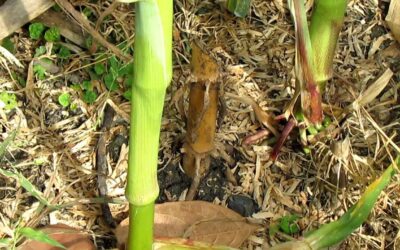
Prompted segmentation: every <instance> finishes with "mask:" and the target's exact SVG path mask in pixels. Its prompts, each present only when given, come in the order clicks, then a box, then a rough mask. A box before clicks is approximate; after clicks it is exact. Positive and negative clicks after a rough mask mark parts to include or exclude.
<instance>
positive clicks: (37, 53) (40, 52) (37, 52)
mask: <svg viewBox="0 0 400 250" xmlns="http://www.w3.org/2000/svg"><path fill="white" fill-rule="evenodd" d="M44 54H46V47H45V46H39V47H37V48H36V49H35V57H39V56H41V55H44Z"/></svg>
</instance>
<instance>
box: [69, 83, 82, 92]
mask: <svg viewBox="0 0 400 250" xmlns="http://www.w3.org/2000/svg"><path fill="white" fill-rule="evenodd" d="M71 89H73V90H75V91H79V90H81V85H79V84H77V83H73V84H72V85H71Z"/></svg>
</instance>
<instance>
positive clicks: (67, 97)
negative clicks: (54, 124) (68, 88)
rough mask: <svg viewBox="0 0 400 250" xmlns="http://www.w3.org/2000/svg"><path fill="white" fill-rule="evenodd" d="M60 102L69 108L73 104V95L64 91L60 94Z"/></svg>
mask: <svg viewBox="0 0 400 250" xmlns="http://www.w3.org/2000/svg"><path fill="white" fill-rule="evenodd" d="M58 103H59V104H60V105H61V106H63V107H64V108H67V107H68V106H69V105H70V104H71V96H70V94H68V93H62V94H61V95H59V96H58Z"/></svg>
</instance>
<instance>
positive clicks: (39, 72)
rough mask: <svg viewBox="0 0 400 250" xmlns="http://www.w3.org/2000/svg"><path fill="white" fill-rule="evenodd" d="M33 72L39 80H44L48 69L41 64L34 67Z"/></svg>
mask: <svg viewBox="0 0 400 250" xmlns="http://www.w3.org/2000/svg"><path fill="white" fill-rule="evenodd" d="M33 72H34V73H35V75H36V77H37V78H38V79H39V80H44V79H45V78H46V69H45V68H44V67H43V66H42V65H40V64H36V65H34V66H33Z"/></svg>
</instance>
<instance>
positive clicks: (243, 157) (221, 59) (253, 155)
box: [0, 0, 400, 249]
mask: <svg viewBox="0 0 400 250" xmlns="http://www.w3.org/2000/svg"><path fill="white" fill-rule="evenodd" d="M75 4H76V5H77V6H80V8H84V7H88V8H90V9H91V10H92V11H93V12H94V13H96V15H98V16H100V15H101V13H103V12H104V11H105V10H106V9H107V7H108V6H109V5H110V2H107V1H104V2H101V3H99V4H93V3H89V2H86V1H80V2H76V3H75ZM382 4H384V5H385V2H383V3H382ZM252 5H253V6H252V13H251V15H250V16H249V17H248V18H246V19H242V20H241V19H237V18H235V17H233V16H232V15H231V14H229V13H228V12H225V11H224V10H222V9H221V8H220V7H219V5H218V4H216V3H214V2H209V1H201V2H195V3H194V4H193V3H191V1H175V13H176V14H175V29H174V39H175V41H174V55H175V61H174V64H175V67H174V81H173V83H172V86H171V87H170V89H169V93H168V95H167V100H166V104H165V112H164V113H165V115H164V117H163V127H162V133H161V149H160V170H159V171H160V174H161V172H162V171H164V170H166V169H167V166H174V167H175V168H174V170H175V171H178V170H179V169H180V163H181V160H182V153H181V151H180V150H181V147H182V144H183V141H184V135H185V133H186V131H185V128H186V126H185V123H184V117H183V116H182V113H181V112H179V109H178V108H176V107H178V106H179V105H183V106H184V107H186V106H187V98H185V99H184V100H185V101H184V102H183V104H179V103H178V102H179V100H180V98H178V97H176V95H179V93H182V94H181V95H183V96H184V97H187V95H188V93H187V91H186V92H184V91H182V90H181V89H182V88H184V86H187V84H188V82H189V79H190V77H191V71H190V65H189V62H190V58H191V56H190V55H191V51H190V44H191V42H192V41H196V42H198V43H200V44H201V46H202V47H204V48H206V49H207V51H209V52H210V54H212V55H213V57H214V58H216V59H217V60H218V63H219V65H222V69H221V71H222V83H221V85H222V86H221V96H222V99H223V101H224V103H223V104H222V105H221V106H225V108H224V109H223V110H224V112H220V114H219V115H220V116H221V115H223V117H222V118H220V119H221V122H220V123H218V127H217V133H216V138H215V141H216V142H215V147H216V151H217V152H218V153H217V154H215V155H214V157H220V158H222V159H219V160H218V161H216V162H217V163H218V166H217V167H221V168H222V167H228V168H230V169H231V172H233V176H234V178H236V180H237V182H238V185H233V184H227V185H226V186H225V194H223V193H222V195H221V197H217V198H215V199H214V202H215V203H218V204H226V202H227V198H228V197H229V196H230V195H231V194H243V195H247V196H249V197H252V198H253V199H254V200H255V202H256V203H257V204H258V206H259V207H260V211H259V212H257V213H256V214H254V215H253V218H252V220H253V221H255V222H258V223H261V224H262V225H264V228H268V227H269V225H270V224H271V223H273V222H276V221H277V220H278V219H279V218H281V217H282V216H284V215H289V214H297V215H299V216H300V218H301V219H300V220H299V221H298V225H299V227H300V229H301V231H309V230H310V229H312V228H313V227H317V226H318V225H319V223H324V222H327V221H330V220H332V219H336V218H337V217H338V216H339V215H341V214H342V213H343V212H344V211H347V209H348V207H350V206H351V204H353V203H354V202H355V201H356V200H357V199H358V198H359V196H360V193H362V191H363V190H364V188H365V186H366V185H367V184H368V183H370V182H371V180H373V179H375V178H376V177H377V176H379V174H380V173H381V171H382V170H383V168H384V167H385V166H386V165H387V163H388V162H389V161H390V156H391V155H392V156H393V155H394V154H395V151H394V150H393V144H394V145H398V141H399V140H398V135H397V133H396V130H398V114H399V113H398V96H397V95H398V89H397V87H398V81H399V73H398V72H399V45H398V44H397V43H396V42H395V41H394V39H393V37H392V35H391V34H390V32H389V31H388V29H387V28H386V26H385V24H384V22H383V20H384V14H383V13H384V12H382V10H381V9H380V8H379V7H378V6H376V5H375V3H371V2H360V1H350V2H349V7H348V10H347V15H346V19H345V25H344V28H343V30H342V32H341V35H340V40H339V49H338V50H337V51H338V52H337V55H336V57H335V63H334V79H333V80H332V82H334V83H335V84H334V85H333V84H328V89H327V91H326V94H325V96H324V98H325V103H326V110H329V111H330V112H331V113H332V114H338V113H340V112H341V111H342V110H343V108H345V107H348V105H350V104H352V103H353V102H354V100H358V101H359V102H358V103H362V100H368V97H366V95H365V93H366V92H367V93H368V91H367V89H368V86H371V85H372V84H373V83H374V82H375V81H376V80H377V79H378V78H379V77H380V76H381V75H382V74H384V72H386V71H387V69H388V68H390V69H391V70H392V71H393V72H394V75H393V77H392V78H390V80H389V81H388V82H386V83H384V82H383V83H381V84H379V83H378V84H377V85H384V84H387V85H386V87H385V88H384V89H383V91H382V92H381V93H380V94H379V95H378V96H376V97H375V98H374V99H373V100H368V103H367V105H366V106H364V107H363V108H359V109H354V110H352V111H351V112H349V113H348V114H347V115H346V116H345V118H344V119H342V120H341V121H340V123H339V124H340V127H339V128H335V129H334V133H333V134H334V135H335V137H334V140H333V139H327V140H322V141H319V142H317V144H316V145H315V146H314V148H313V149H312V152H313V153H312V154H311V155H306V154H304V153H303V152H302V148H301V147H300V144H299V143H298V142H297V141H296V140H297V137H296V135H293V136H292V137H290V139H289V141H288V142H287V143H286V145H285V147H284V148H283V152H282V153H281V155H280V157H279V158H278V160H277V161H276V162H275V163H272V162H270V161H268V155H269V153H270V151H271V149H272V146H273V143H272V142H271V141H269V139H270V138H268V137H267V139H266V140H265V141H261V142H259V143H253V144H252V145H249V146H241V141H242V140H244V139H245V138H247V136H248V135H251V134H253V133H256V131H259V130H262V129H264V128H265V127H262V125H261V124H260V123H259V121H258V120H257V119H256V115H255V113H254V111H253V109H252V108H251V105H249V104H247V103H245V102H241V101H238V100H237V99H236V100H235V99H234V98H231V97H232V95H236V96H242V97H243V96H247V97H251V98H252V99H254V100H255V101H256V102H257V103H258V104H259V106H260V107H261V108H262V109H263V110H264V111H267V112H269V113H274V114H276V115H279V114H280V113H282V112H283V111H284V106H285V105H286V104H287V103H288V102H289V100H290V98H291V97H292V95H293V93H294V90H293V88H292V86H293V83H294V82H293V81H294V75H293V72H294V70H293V65H294V32H293V26H292V21H291V19H290V16H289V13H288V10H287V9H286V3H285V2H282V1H278V0H277V1H271V2H264V1H253V3H252ZM308 6H311V4H309V5H308ZM132 17H133V12H132V10H131V8H130V7H127V5H121V6H119V7H118V8H117V9H115V12H113V14H112V15H111V17H110V18H109V19H106V20H105V21H103V22H102V23H101V24H100V25H99V31H100V32H101V34H102V35H103V36H104V37H107V36H112V35H114V36H115V37H116V40H117V42H122V41H123V40H128V41H132V39H133V37H134V31H133V30H132V27H133V24H132V23H131V22H132V20H133V18H132ZM13 39H14V40H15V41H16V44H18V46H17V53H16V57H17V58H18V59H19V60H20V61H21V62H22V63H23V64H24V65H25V69H20V70H19V73H21V74H22V75H23V76H24V77H25V79H27V84H26V86H27V87H26V88H19V87H18V86H17V85H16V84H15V83H13V82H11V81H10V79H9V77H7V72H6V71H4V74H2V78H3V80H2V81H3V82H2V83H1V87H2V89H5V90H8V91H15V92H16V94H17V97H18V100H19V102H20V103H19V108H18V109H15V111H13V112H11V113H6V112H4V111H0V112H1V114H0V115H1V126H2V130H3V131H2V133H3V134H2V136H3V137H5V136H7V135H8V134H10V133H11V131H13V129H15V128H17V127H18V126H19V133H18V135H17V140H16V141H15V142H16V143H15V145H13V147H12V149H11V150H10V152H9V153H8V155H7V156H6V158H7V160H8V161H9V162H8V165H11V164H13V165H14V166H15V168H16V169H18V170H19V171H20V172H21V173H23V174H24V176H26V177H27V178H28V179H29V180H30V181H31V182H32V183H33V184H35V186H36V187H37V188H38V189H39V190H41V191H42V192H43V195H44V197H46V199H47V200H48V201H49V202H50V203H52V204H54V205H58V204H65V203H69V204H71V203H72V204H75V205H73V206H68V207H65V208H64V209H61V210H55V211H51V212H50V211H42V213H40V212H38V210H37V209H38V207H40V206H39V204H38V203H37V202H36V200H34V199H32V198H30V196H31V195H29V194H28V193H26V192H25V191H24V190H23V189H22V188H21V187H20V186H19V185H18V182H16V181H14V180H12V179H8V178H2V179H1V181H2V182H3V183H4V184H2V185H1V186H2V187H5V188H3V189H2V190H1V193H0V194H1V196H2V202H1V206H2V209H1V211H2V212H1V215H2V221H4V223H3V224H2V227H4V228H2V229H4V230H1V231H2V232H5V233H7V232H10V230H11V229H12V227H13V226H15V223H16V221H17V219H18V218H20V217H21V216H22V218H24V220H25V221H26V222H27V223H28V224H27V225H28V226H32V227H33V226H36V225H44V224H48V223H52V224H53V223H57V222H61V223H65V224H69V225H71V226H75V227H77V228H82V229H85V230H88V231H89V232H92V234H93V236H95V239H96V242H97V243H98V244H99V246H102V247H104V246H107V245H106V244H105V243H104V242H106V243H107V244H112V243H110V239H112V236H111V234H110V230H109V228H108V227H107V226H106V225H105V223H104V222H103V221H102V218H101V211H100V206H98V205H95V204H93V203H92V202H94V200H90V198H93V197H96V196H97V187H96V185H97V184H96V180H97V175H96V172H95V170H94V164H95V162H94V159H95V157H94V152H95V148H96V146H97V140H98V138H99V134H100V133H99V131H98V130H97V129H96V125H98V124H99V120H100V117H101V116H102V114H103V113H104V104H105V103H108V104H109V105H110V106H112V107H114V108H115V111H116V113H117V114H116V116H118V118H117V119H118V121H117V122H116V123H115V124H114V127H113V128H112V129H111V134H112V135H113V136H114V137H115V136H116V135H117V134H119V135H122V136H125V135H126V128H127V121H126V119H125V118H126V117H127V113H128V112H129V103H127V102H126V101H125V100H124V99H123V98H122V97H121V95H122V91H116V92H107V91H106V88H105V86H104V85H103V84H102V83H100V82H95V83H94V87H95V88H96V89H97V90H98V92H99V97H98V99H97V101H96V102H95V103H94V104H92V105H87V104H85V103H83V102H82V101H79V94H78V93H76V92H74V91H73V90H71V89H70V88H69V87H68V83H69V82H72V81H76V79H78V80H83V79H85V78H86V77H87V74H88V73H87V69H88V67H87V66H86V65H88V63H95V61H93V57H92V56H89V55H87V54H80V55H75V56H74V60H72V62H70V64H69V65H62V66H61V71H62V73H61V74H60V75H56V76H58V77H55V76H51V75H49V76H48V78H49V79H50V80H48V81H37V80H36V79H35V77H34V76H33V72H32V67H33V65H32V66H28V64H30V62H31V61H32V54H33V51H34V49H35V44H34V43H32V41H31V40H30V39H29V37H28V36H27V34H26V32H23V31H22V32H19V33H17V34H15V35H14V36H13ZM108 56H111V54H110V55H108ZM85 60H92V61H89V62H85ZM11 69H12V70H14V68H11ZM15 70H17V69H15ZM2 71H3V69H2ZM71 78H72V80H71ZM39 90H40V91H39ZM64 91H68V92H69V93H71V95H73V96H76V99H77V100H78V102H79V107H80V109H79V111H78V112H76V113H74V112H69V111H65V110H64V109H62V107H61V106H60V105H59V104H58V103H57V101H56V100H57V97H58V96H59V94H60V93H62V92H64ZM224 93H226V95H225V94H224ZM369 93H370V92H369ZM360 95H361V96H363V97H364V99H363V98H362V97H360ZM277 128H278V130H281V128H282V127H280V126H279V125H278V126H277ZM110 140H111V141H113V139H112V138H111V139H110ZM120 144H123V143H120ZM117 148H118V147H117ZM118 151H120V152H118ZM126 152H127V150H126V146H122V148H121V150H117V153H120V155H117V156H116V157H115V159H116V160H115V161H113V160H109V162H110V166H109V169H110V173H111V174H110V175H109V178H108V179H107V186H108V189H109V190H108V195H109V196H111V197H113V198H122V197H123V192H124V191H123V190H124V186H125V183H124V178H125V176H124V173H125V172H124V170H125V168H126V159H125V158H126ZM110 155H111V154H110ZM39 160H40V161H39ZM213 161H214V160H213ZM38 162H39V163H40V164H36V165H35V163H38ZM228 163H229V164H228ZM331 169H333V170H335V169H336V172H335V171H333V170H332V171H331ZM331 172H333V173H336V174H337V173H340V175H344V177H343V178H340V180H341V181H343V180H342V179H344V181H345V184H344V186H345V187H346V188H345V189H343V188H342V189H336V184H337V183H336V182H337V181H336V182H335V175H333V177H332V174H331ZM394 178H395V179H394V180H393V182H392V184H391V185H390V186H389V188H387V189H386V193H385V194H384V195H382V196H381V199H380V200H379V201H378V203H377V204H376V206H375V210H374V213H372V215H371V217H370V220H369V221H368V222H367V223H365V224H364V226H363V227H362V228H361V229H360V230H359V231H357V232H356V233H354V235H353V236H352V237H351V238H349V239H348V240H347V241H346V242H345V243H343V244H342V245H341V248H343V249H358V248H367V249H378V248H382V247H384V248H385V247H386V248H389V249H392V248H394V246H396V244H397V245H399V244H400V243H399V240H397V238H396V237H397V236H398V228H399V224H400V223H399V211H398V208H397V207H398V205H399V204H398V203H399V199H398V197H397V192H398V185H396V182H398V176H395V177H394ZM329 179H331V181H329ZM336 179H337V178H336ZM206 181H210V180H206ZM332 183H333V184H332ZM187 187H188V186H186V188H187ZM184 189H185V188H182V186H181V189H178V190H175V192H172V193H171V192H170V191H168V189H167V190H166V191H165V190H161V192H163V191H164V194H165V196H166V200H179V199H184V195H185V194H181V192H182V191H184ZM200 189H201V188H200ZM200 191H201V190H200ZM84 198H87V199H86V200H84ZM74 202H75V203H74ZM110 206H111V211H112V213H113V214H114V216H115V218H117V220H121V219H122V218H124V217H125V215H126V214H124V211H126V207H125V206H126V205H117V204H110ZM293 236H294V237H297V236H298V235H293ZM283 239H284V238H281V235H280V234H277V235H274V236H270V235H269V234H268V231H266V230H259V231H257V232H256V234H255V235H253V236H251V237H250V238H249V241H248V242H247V243H245V245H244V246H243V247H244V248H247V249H254V248H257V247H259V246H260V245H261V244H263V243H264V242H266V243H267V244H274V242H277V241H282V240H283Z"/></svg>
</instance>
